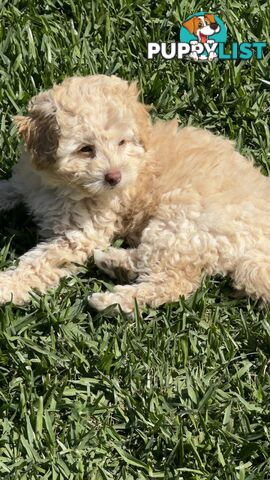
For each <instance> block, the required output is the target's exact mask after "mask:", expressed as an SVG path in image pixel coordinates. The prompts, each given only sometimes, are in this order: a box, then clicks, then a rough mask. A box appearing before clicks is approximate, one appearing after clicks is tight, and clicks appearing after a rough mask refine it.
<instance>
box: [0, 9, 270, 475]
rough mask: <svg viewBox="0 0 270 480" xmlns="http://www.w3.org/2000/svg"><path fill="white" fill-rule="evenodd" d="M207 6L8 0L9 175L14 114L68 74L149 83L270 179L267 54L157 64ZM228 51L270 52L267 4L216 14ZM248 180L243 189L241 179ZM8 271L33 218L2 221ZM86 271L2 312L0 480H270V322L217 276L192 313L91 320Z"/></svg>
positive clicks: (30, 241)
mask: <svg viewBox="0 0 270 480" xmlns="http://www.w3.org/2000/svg"><path fill="white" fill-rule="evenodd" d="M200 9H205V3H203V2H202V1H200V0H199V1H195V0H183V1H181V2H175V1H173V0H169V1H165V0H161V1H159V2H155V1H152V0H151V1H150V0H146V1H141V0H137V1H136V2H135V1H134V0H126V1H124V0H111V1H108V0H105V1H102V2H101V1H96V2H94V1H93V2H91V1H83V0H78V1H76V2H75V0H74V1H72V0H66V1H65V0H54V1H53V0H47V1H46V2H38V1H35V0H28V1H25V0H13V1H12V2H8V1H7V0H4V1H0V18H1V21H0V76H1V79H0V82H1V85H0V108H1V117H0V125H1V126H0V128H1V135H0V152H1V157H2V158H1V164H0V167H1V176H2V177H3V178H5V177H8V176H9V175H10V170H11V166H12V164H13V163H14V162H15V161H16V158H17V156H18V154H19V143H18V140H17V137H16V133H15V129H14V126H13V124H12V122H11V119H12V115H14V114H16V113H21V112H24V111H25V108H26V104H27V102H28V100H29V99H30V97H31V96H32V95H34V94H35V93H37V92H38V91H40V90H41V89H43V88H49V87H50V86H51V85H52V84H53V83H54V82H59V81H61V80H62V79H63V78H64V77H65V76H67V75H73V74H89V73H90V74H91V73H96V72H98V73H107V74H113V73H114V74H117V75H119V76H122V77H124V78H126V79H134V78H138V80H139V84H140V87H141V92H142V94H141V95H142V98H143V99H144V101H146V102H147V103H153V104H154V105H155V109H154V110H153V116H154V117H156V116H159V117H162V118H164V119H168V118H172V117H175V116H176V117H177V118H178V119H179V122H180V123H181V124H182V125H186V124H188V123H193V124H197V125H200V126H202V127H204V128H208V129H211V130H213V131H216V132H220V133H222V134H225V135H227V136H228V137H230V138H231V139H233V140H235V141H236V143H237V146H238V148H239V149H240V150H241V151H242V152H243V153H244V154H246V155H248V156H253V158H254V159H255V161H256V163H257V164H258V165H260V166H261V168H262V171H263V172H264V173H265V174H268V173H269V169H270V161H269V146H270V133H269V127H268V123H267V115H269V53H267V54H266V56H265V58H264V59H263V61H260V62H258V61H256V59H253V60H251V61H249V62H240V63H239V62H236V63H235V62H230V61H227V62H219V63H216V64H213V65H205V64H199V65H198V64H195V63H191V62H181V61H177V60H173V61H164V60H162V59H161V58H158V59H156V60H154V61H147V59H146V51H147V42H148V41H170V40H177V39H178V34H179V24H180V23H181V22H182V21H183V20H184V19H185V18H186V17H187V16H188V15H190V14H192V13H194V12H196V11H198V10H200ZM207 9H208V10H210V11H213V12H221V13H220V16H221V18H222V19H223V20H224V21H225V23H226V24H227V25H228V28H229V42H231V41H239V42H241V41H256V40H257V41H259V40H261V41H263V40H265V41H267V42H268V43H269V40H270V39H269V32H270V28H269V23H270V19H269V2H268V1H264V0H260V1H259V0H252V1H250V2H246V1H240V0H239V1H238V0H227V1H226V0H224V1H219V2H215V1H211V2H207ZM241 181H245V179H241ZM0 223H1V233H0V248H1V255H0V263H1V268H5V267H7V266H9V265H11V264H13V263H14V261H16V259H17V257H18V256H19V255H20V254H21V253H23V252H24V251H26V250H27V249H28V248H30V247H31V246H33V245H34V244H35V243H36V241H37V239H38V236H37V232H36V229H35V226H34V225H33V223H32V221H31V218H29V217H28V216H27V214H26V213H25V211H24V210H23V208H20V209H17V210H15V211H12V212H9V213H5V214H2V215H1V219H0ZM108 282H109V280H108V279H107V278H105V277H102V275H101V274H100V273H99V272H98V271H96V270H95V268H94V267H93V265H92V264H91V262H90V263H89V265H88V267H87V268H86V269H85V272H83V274H81V275H79V276H77V277H74V278H71V279H67V280H64V281H63V282H62V283H61V285H60V286H59V288H58V289H57V290H56V291H53V292H49V293H48V295H45V296H43V297H41V298H39V297H38V296H37V295H35V296H33V300H32V302H31V304H30V305H28V306H26V307H20V308H17V307H15V306H13V305H7V306H5V307H0V322H1V333H0V478H1V479H3V480H13V479H14V480H17V479H18V480H35V479H42V480H103V479H104V480H105V479H108V480H143V479H144V480H145V479H152V478H153V479H155V478H157V479H159V478H163V479H177V480H180V479H184V480H190V479H192V480H234V479H237V480H265V479H270V463H269V452H270V429H269V422H270V409H269V402H270V382H269V379H270V376H269V363H270V313H269V309H268V308H266V307H264V308H261V307H260V305H259V304H257V303H255V302H252V301H250V300H248V299H246V298H237V297H235V296H234V293H233V290H232V288H231V286H230V284H229V282H228V281H227V280H226V279H223V278H215V279H211V280H210V279H206V281H205V282H204V284H203V285H202V286H201V288H200V289H199V290H198V292H197V293H196V294H195V295H193V296H192V297H191V298H189V299H188V300H185V301H184V300H182V299H180V300H179V302H177V303H175V304H172V305H166V306H164V307H162V308H160V309H158V310H148V311H146V312H145V314H144V316H143V318H140V316H138V315H137V316H136V318H135V320H133V321H132V320H129V319H127V318H125V317H124V315H120V314H119V315H118V316H117V317H113V316H112V315H111V314H110V312H109V311H108V312H106V313H104V314H93V312H91V311H89V309H88V307H87V302H86V297H87V293H88V292H89V290H94V291H98V290H99V289H103V288H105V287H106V284H107V283H108Z"/></svg>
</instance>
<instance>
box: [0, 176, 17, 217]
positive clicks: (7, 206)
mask: <svg viewBox="0 0 270 480" xmlns="http://www.w3.org/2000/svg"><path fill="white" fill-rule="evenodd" d="M21 201H22V196H21V194H20V193H19V192H18V191H17V190H16V189H15V187H14V185H13V184H12V179H10V180H1V181H0V211H3V210H11V209H12V208H14V207H15V206H16V205H17V204H18V203H20V202H21Z"/></svg>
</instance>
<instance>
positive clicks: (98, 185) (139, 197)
mask: <svg viewBox="0 0 270 480" xmlns="http://www.w3.org/2000/svg"><path fill="white" fill-rule="evenodd" d="M15 121H16V123H17V125H18V130H19V133H20V135H21V136H22V137H23V139H24V142H25V145H26V151H25V153H23V154H22V157H21V158H20V160H19V162H18V164H17V165H16V167H15V168H14V171H13V174H12V177H11V179H10V180H9V181H2V183H0V206H1V209H7V208H11V207H13V206H15V205H16V203H18V202H20V201H22V202H24V203H25V204H26V205H27V207H28V209H29V210H30V211H31V212H33V214H34V216H35V219H36V221H37V223H38V225H39V227H40V233H41V236H42V237H43V238H44V240H43V241H42V242H41V243H40V244H38V245H37V246H36V247H35V248H33V249H32V250H30V251H29V252H27V253H26V254H24V255H23V256H22V257H21V258H20V261H19V264H18V266H17V267H16V268H11V269H7V270H5V271H3V272H1V273H0V302H1V303H5V302H9V301H10V300H12V301H13V302H14V303H17V304H20V303H24V302H27V301H29V299H30V294H31V291H32V290H36V291H38V292H40V293H43V292H46V291H47V290H48V289H49V288H50V287H55V286H56V285H57V284H58V282H59V280H60V279H61V278H62V277H64V276H66V275H70V274H72V273H74V272H78V271H79V270H80V265H83V264H84V263H85V262H86V261H87V259H88V258H89V257H90V256H92V255H94V258H95V261H96V264H97V265H98V267H99V268H101V269H102V270H104V271H105V272H106V273H107V274H109V275H111V276H112V277H113V278H115V277H117V275H118V274H119V272H120V273H121V275H122V277H123V274H124V276H125V278H126V282H127V284H125V285H117V286H115V288H114V290H113V292H104V293H95V294H93V295H92V296H90V297H89V302H90V304H91V306H92V307H94V308H96V309H98V310H103V309H104V308H106V307H108V306H109V305H112V304H117V305H118V306H120V307H121V309H122V310H123V311H125V312H128V313H129V312H131V311H132V310H133V307H134V300H135V299H136V301H137V303H138V305H139V307H142V306H144V305H150V306H151V307H158V306H159V305H161V304H163V303H165V302H173V301H177V300H178V298H179V296H180V295H183V296H188V295H190V294H191V293H192V292H193V291H194V290H195V289H196V288H197V287H198V285H199V284H200V282H201V280H202V278H203V276H204V275H206V274H208V275H212V274H216V273H218V272H219V273H223V274H228V275H230V276H231V278H232V279H233V281H234V285H235V287H236V288H237V289H241V290H243V289H244V290H245V291H246V293H247V294H248V295H250V296H252V297H255V298H259V297H260V298H262V299H263V300H264V301H269V300H270V262H269V240H270V184H269V179H268V178H266V177H264V176H263V175H261V173H260V172H259V170H257V169H255V168H254V166H253V165H252V163H251V162H250V161H248V160H246V159H245V158H244V157H243V156H242V155H240V153H238V152H237V151H236V150H235V148H234V145H233V143H232V142H230V141H229V140H226V139H224V138H222V137H221V136H218V135H217V136H215V135H213V134H212V133H209V132H208V131H205V130H200V129H196V128H193V127H185V128H182V129H178V126H177V121H176V120H174V121H169V122H162V121H157V122H156V123H155V124H153V123H152V122H151V120H150V116H149V113H148V109H147V107H146V106H145V105H143V104H141V103H140V102H139V101H138V100H137V88H136V85H135V83H132V84H131V85H129V84H128V83H127V82H126V81H124V80H121V79H119V78H117V77H114V76H112V77H107V76H104V75H96V76H89V77H74V78H70V79H67V80H65V81H64V82H63V83H62V84H61V85H58V86H55V87H53V88H52V89H51V90H49V91H47V92H45V93H41V94H40V95H38V96H36V97H34V98H33V100H32V101H31V103H30V105H29V108H28V113H27V115H26V116H19V117H16V118H15ZM119 237H121V238H126V240H127V241H128V242H129V243H130V248H128V249H121V248H120V249H117V248H113V247H112V246H110V245H111V243H112V241H113V240H114V239H116V238H119ZM128 282H129V283H128ZM115 308H117V307H115Z"/></svg>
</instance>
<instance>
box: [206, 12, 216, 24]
mask: <svg viewBox="0 0 270 480" xmlns="http://www.w3.org/2000/svg"><path fill="white" fill-rule="evenodd" d="M204 16H205V18H207V19H208V20H209V21H210V23H216V20H215V17H214V15H212V13H206V14H205V15H204Z"/></svg>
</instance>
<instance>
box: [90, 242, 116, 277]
mask: <svg viewBox="0 0 270 480" xmlns="http://www.w3.org/2000/svg"><path fill="white" fill-rule="evenodd" d="M94 262H95V264H96V266H97V267H98V268H99V269H100V270H102V271H103V272H105V273H106V274H107V275H108V276H109V277H111V278H116V275H115V271H114V263H113V258H112V253H111V251H110V249H109V248H108V249H107V250H105V251H104V250H99V249H95V250H94Z"/></svg>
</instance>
